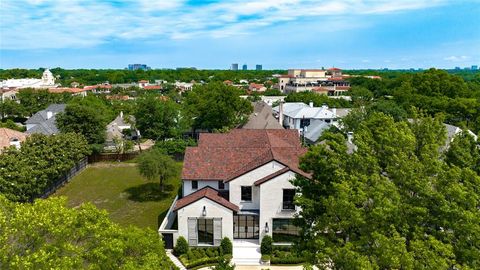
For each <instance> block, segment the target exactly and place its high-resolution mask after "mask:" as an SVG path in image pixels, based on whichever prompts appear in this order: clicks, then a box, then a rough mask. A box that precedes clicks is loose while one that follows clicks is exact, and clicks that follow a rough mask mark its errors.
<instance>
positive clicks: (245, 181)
mask: <svg viewBox="0 0 480 270" xmlns="http://www.w3.org/2000/svg"><path fill="white" fill-rule="evenodd" d="M284 167H285V166H284V165H282V164H280V163H278V162H276V161H271V162H269V163H267V164H265V165H263V166H260V167H258V168H257V169H255V170H252V171H250V172H248V173H246V174H244V175H242V176H240V177H237V178H235V179H233V180H232V181H230V182H229V184H230V188H229V190H230V192H229V196H230V202H232V203H234V204H236V205H238V207H240V210H242V209H248V210H254V209H255V210H258V209H260V187H259V186H255V185H254V183H255V181H257V180H259V179H262V178H263V177H265V176H267V175H270V174H272V173H274V172H276V171H279V170H281V169H283V168H284ZM242 186H251V187H252V201H251V202H245V201H242V200H241V196H242V195H241V194H242V189H241V187H242Z"/></svg>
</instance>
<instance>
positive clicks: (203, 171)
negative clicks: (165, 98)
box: [182, 129, 310, 182]
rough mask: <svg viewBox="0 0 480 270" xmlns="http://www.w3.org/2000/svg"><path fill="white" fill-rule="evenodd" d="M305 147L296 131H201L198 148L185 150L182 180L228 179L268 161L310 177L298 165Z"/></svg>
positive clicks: (226, 180)
mask: <svg viewBox="0 0 480 270" xmlns="http://www.w3.org/2000/svg"><path fill="white" fill-rule="evenodd" d="M306 151H307V149H306V148H304V147H302V146H301V145H300V138H299V134H298V131H297V130H293V129H291V130H285V129H265V130H260V129H234V130H232V131H230V132H229V133H224V134H222V133H202V134H200V139H199V143H198V147H188V148H187V150H186V151H185V159H184V166H183V171H182V179H183V180H203V181H205V180H216V181H225V182H228V181H231V180H233V179H235V178H237V177H239V176H241V175H243V174H245V173H247V172H249V171H251V170H254V169H256V168H258V167H260V166H262V165H265V164H267V163H268V162H271V161H277V162H279V163H281V164H283V165H284V166H286V167H289V168H290V169H291V170H292V171H294V172H296V173H298V174H300V175H303V176H305V177H310V175H309V174H307V173H305V172H303V171H301V170H300V169H299V168H298V162H299V161H298V159H299V157H300V156H302V155H303V154H305V152H306Z"/></svg>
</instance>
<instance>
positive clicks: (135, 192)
mask: <svg viewBox="0 0 480 270" xmlns="http://www.w3.org/2000/svg"><path fill="white" fill-rule="evenodd" d="M173 189H174V186H173V185H169V184H164V191H163V192H161V191H160V184H159V183H145V184H141V185H138V186H135V187H129V188H127V189H125V190H124V192H126V193H128V199H129V200H131V201H136V202H156V201H161V200H164V199H166V198H168V197H169V195H170V193H171V191H172V190H173Z"/></svg>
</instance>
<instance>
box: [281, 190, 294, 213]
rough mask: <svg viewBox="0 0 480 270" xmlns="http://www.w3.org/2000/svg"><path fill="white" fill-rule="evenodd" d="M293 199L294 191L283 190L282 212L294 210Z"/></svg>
mask: <svg viewBox="0 0 480 270" xmlns="http://www.w3.org/2000/svg"><path fill="white" fill-rule="evenodd" d="M294 197H295V189H284V190H283V207H282V208H283V210H295V204H293V198H294Z"/></svg>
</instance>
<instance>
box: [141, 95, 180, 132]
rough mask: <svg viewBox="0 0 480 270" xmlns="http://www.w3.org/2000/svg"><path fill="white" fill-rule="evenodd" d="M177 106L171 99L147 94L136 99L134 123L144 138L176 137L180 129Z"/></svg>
mask: <svg viewBox="0 0 480 270" xmlns="http://www.w3.org/2000/svg"><path fill="white" fill-rule="evenodd" d="M182 121H183V120H182V119H181V117H180V108H179V106H178V105H177V104H176V103H175V102H173V101H171V100H161V99H159V97H158V96H153V95H148V96H146V97H145V98H142V99H140V100H139V101H138V103H137V106H136V110H135V122H136V123H135V124H136V127H137V128H138V129H139V130H140V132H141V134H142V136H143V137H145V138H150V139H154V140H164V139H168V138H172V137H176V136H178V135H179V134H180V132H181V131H182V129H183V127H182V123H183V122H182Z"/></svg>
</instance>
